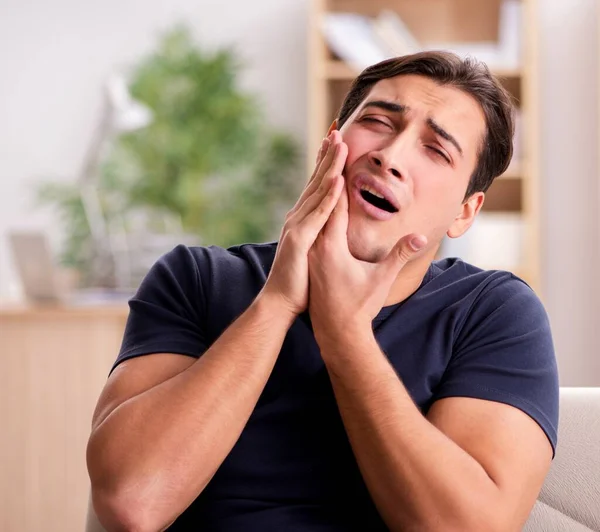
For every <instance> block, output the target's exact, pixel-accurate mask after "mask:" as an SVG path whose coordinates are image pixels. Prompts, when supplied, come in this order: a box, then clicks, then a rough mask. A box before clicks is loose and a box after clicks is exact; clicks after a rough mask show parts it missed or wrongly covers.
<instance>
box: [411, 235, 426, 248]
mask: <svg viewBox="0 0 600 532" xmlns="http://www.w3.org/2000/svg"><path fill="white" fill-rule="evenodd" d="M426 244H427V239H426V238H425V237H423V236H415V237H413V238H411V240H410V247H411V248H413V249H414V250H415V251H419V250H420V249H423V248H424V247H425V245H426Z"/></svg>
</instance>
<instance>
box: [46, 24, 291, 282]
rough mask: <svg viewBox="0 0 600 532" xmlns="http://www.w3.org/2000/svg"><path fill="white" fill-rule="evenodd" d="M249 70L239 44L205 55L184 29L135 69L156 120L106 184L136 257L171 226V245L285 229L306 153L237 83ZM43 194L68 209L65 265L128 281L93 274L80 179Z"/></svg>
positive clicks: (115, 164) (111, 157)
mask: <svg viewBox="0 0 600 532" xmlns="http://www.w3.org/2000/svg"><path fill="white" fill-rule="evenodd" d="M240 69H241V64H240V62H239V61H238V59H237V58H236V54H235V53H234V52H233V51H232V50H230V49H221V50H217V51H214V52H209V51H206V50H204V49H202V48H201V47H200V46H198V45H197V44H196V43H195V42H194V40H193V39H192V36H191V34H190V32H189V31H188V30H187V29H186V28H185V27H183V26H178V27H176V28H175V29H172V30H170V31H168V32H166V33H165V34H164V35H163V36H162V37H161V39H160V42H159V45H158V47H157V49H156V50H155V51H154V52H152V53H151V54H149V55H148V56H146V57H145V58H143V59H142V60H141V61H140V62H139V64H137V65H136V66H135V68H134V69H133V71H132V72H131V74H130V76H129V90H130V92H131V95H132V96H133V97H134V98H135V99H136V100H137V101H139V102H142V103H143V104H145V105H146V106H147V107H149V108H150V109H151V110H152V113H153V119H152V122H151V123H150V124H149V125H147V126H146V127H144V128H142V129H138V130H135V131H131V132H128V133H124V134H121V135H119V136H117V137H116V138H114V139H113V140H112V142H111V143H110V146H109V149H108V153H107V154H106V155H105V156H104V158H103V159H102V161H100V163H99V169H98V172H97V177H96V183H95V186H96V191H97V196H98V199H99V204H100V206H101V210H102V213H103V216H104V218H105V220H106V225H107V227H109V228H111V229H112V231H113V233H115V232H116V233H117V234H120V235H121V236H122V238H121V239H120V241H121V242H123V241H127V242H128V244H127V245H126V246H125V247H129V258H128V261H129V262H131V260H132V259H131V257H132V255H133V256H136V255H137V256H138V258H139V255H140V254H139V253H138V252H135V248H136V246H139V245H140V240H145V242H146V243H147V242H151V241H158V240H160V239H159V237H158V235H161V234H162V235H166V236H167V237H168V238H167V240H168V241H169V245H170V244H172V243H175V242H177V241H178V240H179V239H183V240H185V241H189V242H194V241H196V242H201V243H203V244H216V245H222V246H228V245H232V244H235V243H240V242H250V241H254V242H257V241H265V240H269V239H273V238H275V237H276V236H277V231H278V227H279V225H280V222H281V219H282V213H283V212H285V210H286V209H287V207H288V206H289V204H290V202H291V201H293V199H294V198H295V197H296V196H297V194H298V192H299V188H300V187H301V186H302V179H301V178H300V177H299V175H300V171H299V166H300V149H299V145H298V143H297V141H296V140H295V139H294V138H293V137H292V136H291V135H289V134H287V133H285V132H281V131H275V130H272V129H271V128H270V127H269V126H268V125H267V123H266V121H265V120H264V116H263V113H262V112H261V107H260V104H259V101H258V99H257V98H256V97H255V96H254V95H252V94H249V93H247V92H245V91H243V90H241V89H240V88H239V87H238V85H237V78H238V74H239V72H240ZM38 198H39V199H40V201H41V202H42V203H43V204H46V205H52V206H54V207H55V208H56V209H57V210H58V212H59V216H60V220H61V222H62V226H63V229H64V235H65V239H64V246H63V250H62V255H61V258H62V262H63V264H64V265H66V266H69V267H72V268H75V269H77V270H78V271H79V272H80V273H81V278H82V284H83V285H87V286H90V285H94V284H103V285H105V286H106V285H111V284H113V285H115V284H119V281H118V276H116V278H115V276H114V275H112V276H110V275H109V276H105V278H104V279H102V280H101V281H100V282H99V280H98V274H97V272H96V274H94V267H93V263H94V261H95V260H96V261H97V257H98V256H97V253H95V252H94V251H95V250H94V240H93V239H92V238H91V233H90V226H89V220H88V219H87V217H86V215H85V209H84V208H83V204H82V202H81V194H80V191H79V190H78V187H77V185H64V184H56V183H45V184H43V185H42V186H41V187H40V188H39V190H38ZM140 227H141V228H142V230H140ZM132 235H134V236H135V238H133V237H132ZM140 235H142V236H140ZM169 239H170V240H169ZM133 240H136V241H137V244H136V245H132V244H131V241H133ZM163 240H164V239H163ZM161 242H162V240H161ZM161 245H162V244H161ZM150 247H152V246H150ZM157 247H158V248H160V247H161V246H160V245H159V246H157ZM162 247H163V249H160V250H157V253H158V251H161V252H162V251H164V250H165V249H164V248H165V247H166V246H164V245H162ZM132 249H133V250H134V252H133V253H132ZM156 258H157V256H156V254H155V256H152V257H151V261H153V260H155V259H156ZM118 262H119V259H118V257H117V263H118ZM140 266H141V267H140ZM147 267H148V263H147V261H146V263H144V264H141V265H140V264H139V260H138V264H137V268H134V267H132V266H131V265H130V266H129V268H130V270H136V273H135V274H133V275H129V276H126V278H128V281H127V282H131V283H134V284H135V283H137V282H139V275H141V274H143V270H144V269H147ZM138 270H142V271H138ZM129 273H131V271H130V272H129Z"/></svg>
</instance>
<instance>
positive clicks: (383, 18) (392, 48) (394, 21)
mask: <svg viewBox="0 0 600 532" xmlns="http://www.w3.org/2000/svg"><path fill="white" fill-rule="evenodd" d="M371 24H372V26H373V31H374V32H375V35H376V36H377V38H378V39H379V40H380V41H381V44H382V46H383V47H384V48H385V49H386V50H387V52H388V54H390V56H392V57H394V56H401V55H407V54H414V53H415V52H418V51H420V50H422V49H423V47H422V45H421V44H420V43H419V41H417V39H416V38H415V36H414V35H413V34H412V32H411V31H410V29H409V28H408V26H407V25H406V24H405V23H404V21H403V20H402V18H401V17H400V16H399V15H398V14H397V13H395V12H394V11H391V10H389V9H384V10H382V11H381V12H380V13H379V15H378V16H377V17H375V18H374V19H372V21H371Z"/></svg>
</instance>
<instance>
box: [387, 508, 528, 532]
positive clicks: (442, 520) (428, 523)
mask: <svg viewBox="0 0 600 532" xmlns="http://www.w3.org/2000/svg"><path fill="white" fill-rule="evenodd" d="M390 530H395V531H396V530H397V531H398V532H400V531H405V530H418V531H419V532H441V531H443V532H481V531H482V530H485V531H487V532H509V531H514V532H517V531H518V530H520V528H519V527H518V526H515V525H514V524H512V523H508V522H507V519H506V518H505V517H504V516H501V515H498V513H497V512H495V511H489V512H488V511H481V510H479V511H478V510H476V509H474V508H471V509H470V510H468V511H464V512H458V511H455V512H449V513H448V512H446V513H444V514H443V515H441V514H436V513H435V512H431V513H429V514H428V515H427V516H421V518H420V519H415V518H414V517H413V518H412V519H409V520H407V519H406V518H404V519H402V518H399V519H398V520H397V522H396V523H394V524H393V526H390Z"/></svg>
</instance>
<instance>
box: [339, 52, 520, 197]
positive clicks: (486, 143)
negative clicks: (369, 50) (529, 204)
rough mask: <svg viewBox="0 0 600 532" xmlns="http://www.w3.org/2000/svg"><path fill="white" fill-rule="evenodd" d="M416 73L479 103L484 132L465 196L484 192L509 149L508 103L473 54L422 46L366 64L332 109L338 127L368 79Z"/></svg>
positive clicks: (502, 90)
mask: <svg viewBox="0 0 600 532" xmlns="http://www.w3.org/2000/svg"><path fill="white" fill-rule="evenodd" d="M406 74H417V75H420V76H425V77H427V78H430V79H432V80H434V81H436V82H438V83H439V84H440V85H452V86H454V87H456V88H458V89H461V90H463V91H464V92H466V93H467V94H470V95H471V96H473V97H474V98H475V100H476V101H477V102H478V103H479V105H480V106H481V108H482V109H483V113H484V115H485V121H486V134H485V137H484V139H483V142H482V145H481V148H480V150H479V153H478V161H477V166H476V167H475V170H474V172H473V174H472V175H471V180H470V182H469V186H468V187H467V192H466V194H465V199H466V198H468V197H469V196H471V194H473V193H475V192H479V191H483V192H485V191H486V190H487V189H488V188H489V187H490V185H491V184H492V182H493V181H494V179H495V178H496V177H498V176H499V175H500V174H502V173H504V172H505V171H506V168H507V167H508V165H509V163H510V160H511V157H512V153H513V135H514V117H513V114H514V105H513V102H512V98H511V96H510V94H509V93H508V91H507V90H506V89H505V88H504V87H503V86H502V85H501V83H500V82H499V81H498V80H497V79H496V78H495V77H494V76H493V75H492V74H491V73H490V71H489V69H488V67H487V66H486V65H485V64H484V63H481V62H480V61H477V60H476V59H473V58H470V57H467V58H466V59H462V58H460V57H458V56H457V55H455V54H453V53H450V52H441V51H428V52H419V53H416V54H412V55H405V56H402V57H395V58H393V59H387V60H385V61H382V62H381V63H377V64H376V65H372V66H370V67H368V68H366V69H365V70H364V71H363V72H361V74H359V76H358V77H357V78H356V79H355V80H354V81H353V83H352V86H351V87H350V90H349V91H348V94H347V95H346V98H345V100H344V103H343V104H342V107H341V109H340V112H339V114H338V118H337V121H338V129H339V128H341V127H342V125H343V124H344V123H345V122H346V121H347V120H348V118H349V117H350V116H351V115H352V113H353V112H354V111H355V110H356V108H357V107H358V106H359V105H360V104H361V103H362V101H363V100H364V99H365V98H366V96H367V94H368V93H369V92H370V90H371V88H372V87H373V85H375V84H376V83H377V82H378V81H381V80H382V79H387V78H394V77H396V76H401V75H406Z"/></svg>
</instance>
